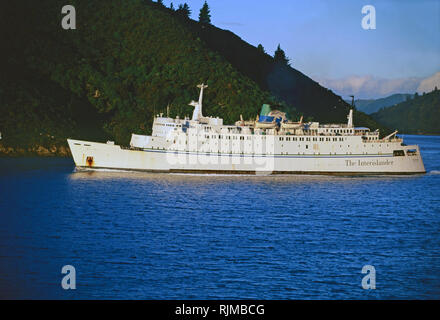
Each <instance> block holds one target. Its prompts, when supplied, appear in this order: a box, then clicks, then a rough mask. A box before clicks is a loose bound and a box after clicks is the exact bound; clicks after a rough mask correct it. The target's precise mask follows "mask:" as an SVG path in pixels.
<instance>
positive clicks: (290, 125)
mask: <svg viewBox="0 0 440 320" xmlns="http://www.w3.org/2000/svg"><path fill="white" fill-rule="evenodd" d="M302 121H303V117H302V116H301V119H300V120H299V122H291V121H287V122H281V129H299V128H301V127H302V125H303V123H302Z"/></svg>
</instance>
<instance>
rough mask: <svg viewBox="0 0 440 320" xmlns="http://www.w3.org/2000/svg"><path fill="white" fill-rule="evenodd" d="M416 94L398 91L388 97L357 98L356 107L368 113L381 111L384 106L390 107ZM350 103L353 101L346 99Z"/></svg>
mask: <svg viewBox="0 0 440 320" xmlns="http://www.w3.org/2000/svg"><path fill="white" fill-rule="evenodd" d="M413 96H414V95H413V94H409V93H396V94H393V95H391V96H389V97H386V98H381V99H356V100H355V101H354V105H355V106H356V109H357V110H359V111H362V112H364V113H366V114H371V113H374V112H377V111H379V110H380V109H382V108H386V107H390V106H393V105H395V104H398V103H401V102H404V101H406V100H407V99H411V98H412V97H413ZM346 101H347V102H348V103H351V101H349V100H346Z"/></svg>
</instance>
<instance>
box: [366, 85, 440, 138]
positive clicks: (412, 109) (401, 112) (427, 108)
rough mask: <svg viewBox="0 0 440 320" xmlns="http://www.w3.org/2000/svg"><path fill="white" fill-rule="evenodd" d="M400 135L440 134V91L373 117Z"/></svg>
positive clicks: (415, 97)
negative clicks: (397, 131)
mask: <svg viewBox="0 0 440 320" xmlns="http://www.w3.org/2000/svg"><path fill="white" fill-rule="evenodd" d="M371 116H372V117H373V118H375V119H376V120H377V121H379V122H381V123H383V124H384V125H386V126H388V127H389V128H392V129H397V130H399V132H400V133H414V134H440V91H439V90H433V91H432V92H430V93H427V94H424V95H422V96H419V95H415V96H414V98H413V99H411V100H408V101H405V102H402V103H399V104H397V105H395V106H392V107H388V108H383V109H381V110H380V111H378V112H376V113H373V114H372V115H371Z"/></svg>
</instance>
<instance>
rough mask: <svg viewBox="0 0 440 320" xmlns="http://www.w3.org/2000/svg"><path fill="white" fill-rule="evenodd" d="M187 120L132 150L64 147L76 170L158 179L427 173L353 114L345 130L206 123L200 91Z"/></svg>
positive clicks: (271, 113)
mask: <svg viewBox="0 0 440 320" xmlns="http://www.w3.org/2000/svg"><path fill="white" fill-rule="evenodd" d="M198 87H199V88H200V96H199V100H198V101H192V102H191V103H190V105H191V106H193V107H194V112H193V115H192V117H191V119H189V118H183V119H180V118H179V117H176V118H170V117H164V116H163V114H160V115H157V116H156V117H155V118H154V121H153V128H152V135H151V136H146V135H137V134H133V135H132V138H131V142H130V147H127V148H125V147H122V146H118V145H115V144H114V143H113V142H107V143H96V142H87V141H79V140H72V139H68V143H69V146H70V149H71V151H72V155H73V159H74V161H75V164H76V166H77V167H78V168H85V169H96V168H111V169H129V170H143V171H156V172H203V173H210V172H212V173H263V174H272V173H309V174H313V173H315V174H410V173H423V172H425V168H424V165H423V161H422V158H421V156H420V151H419V148H418V146H406V145H405V144H404V143H403V141H402V139H400V138H398V137H397V136H396V133H397V131H396V132H393V133H392V134H390V135H388V136H387V137H384V138H380V136H379V131H378V130H376V131H373V132H371V131H370V130H369V129H368V128H358V127H355V126H354V122H353V110H350V112H349V115H348V117H347V118H348V119H347V123H345V124H320V123H319V122H303V119H302V117H301V119H300V120H299V121H298V122H293V121H289V120H288V119H287V118H286V116H285V114H284V113H283V112H280V111H276V110H270V108H268V106H267V105H266V106H263V109H265V110H266V112H264V113H263V110H262V114H260V115H259V116H257V119H255V120H249V121H244V120H243V118H242V117H241V118H240V120H239V121H237V122H236V123H235V124H234V125H224V124H223V119H221V118H218V117H215V118H214V117H205V116H203V109H202V106H203V93H204V89H206V88H207V86H206V85H204V84H201V85H199V86H198Z"/></svg>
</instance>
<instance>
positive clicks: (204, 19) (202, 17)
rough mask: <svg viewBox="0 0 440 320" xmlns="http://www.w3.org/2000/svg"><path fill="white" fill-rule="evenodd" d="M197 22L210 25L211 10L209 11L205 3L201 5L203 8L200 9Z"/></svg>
mask: <svg viewBox="0 0 440 320" xmlns="http://www.w3.org/2000/svg"><path fill="white" fill-rule="evenodd" d="M199 22H200V23H205V24H211V10H210V9H209V6H208V3H207V2H206V1H205V3H204V4H203V7H202V8H201V9H200V13H199Z"/></svg>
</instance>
